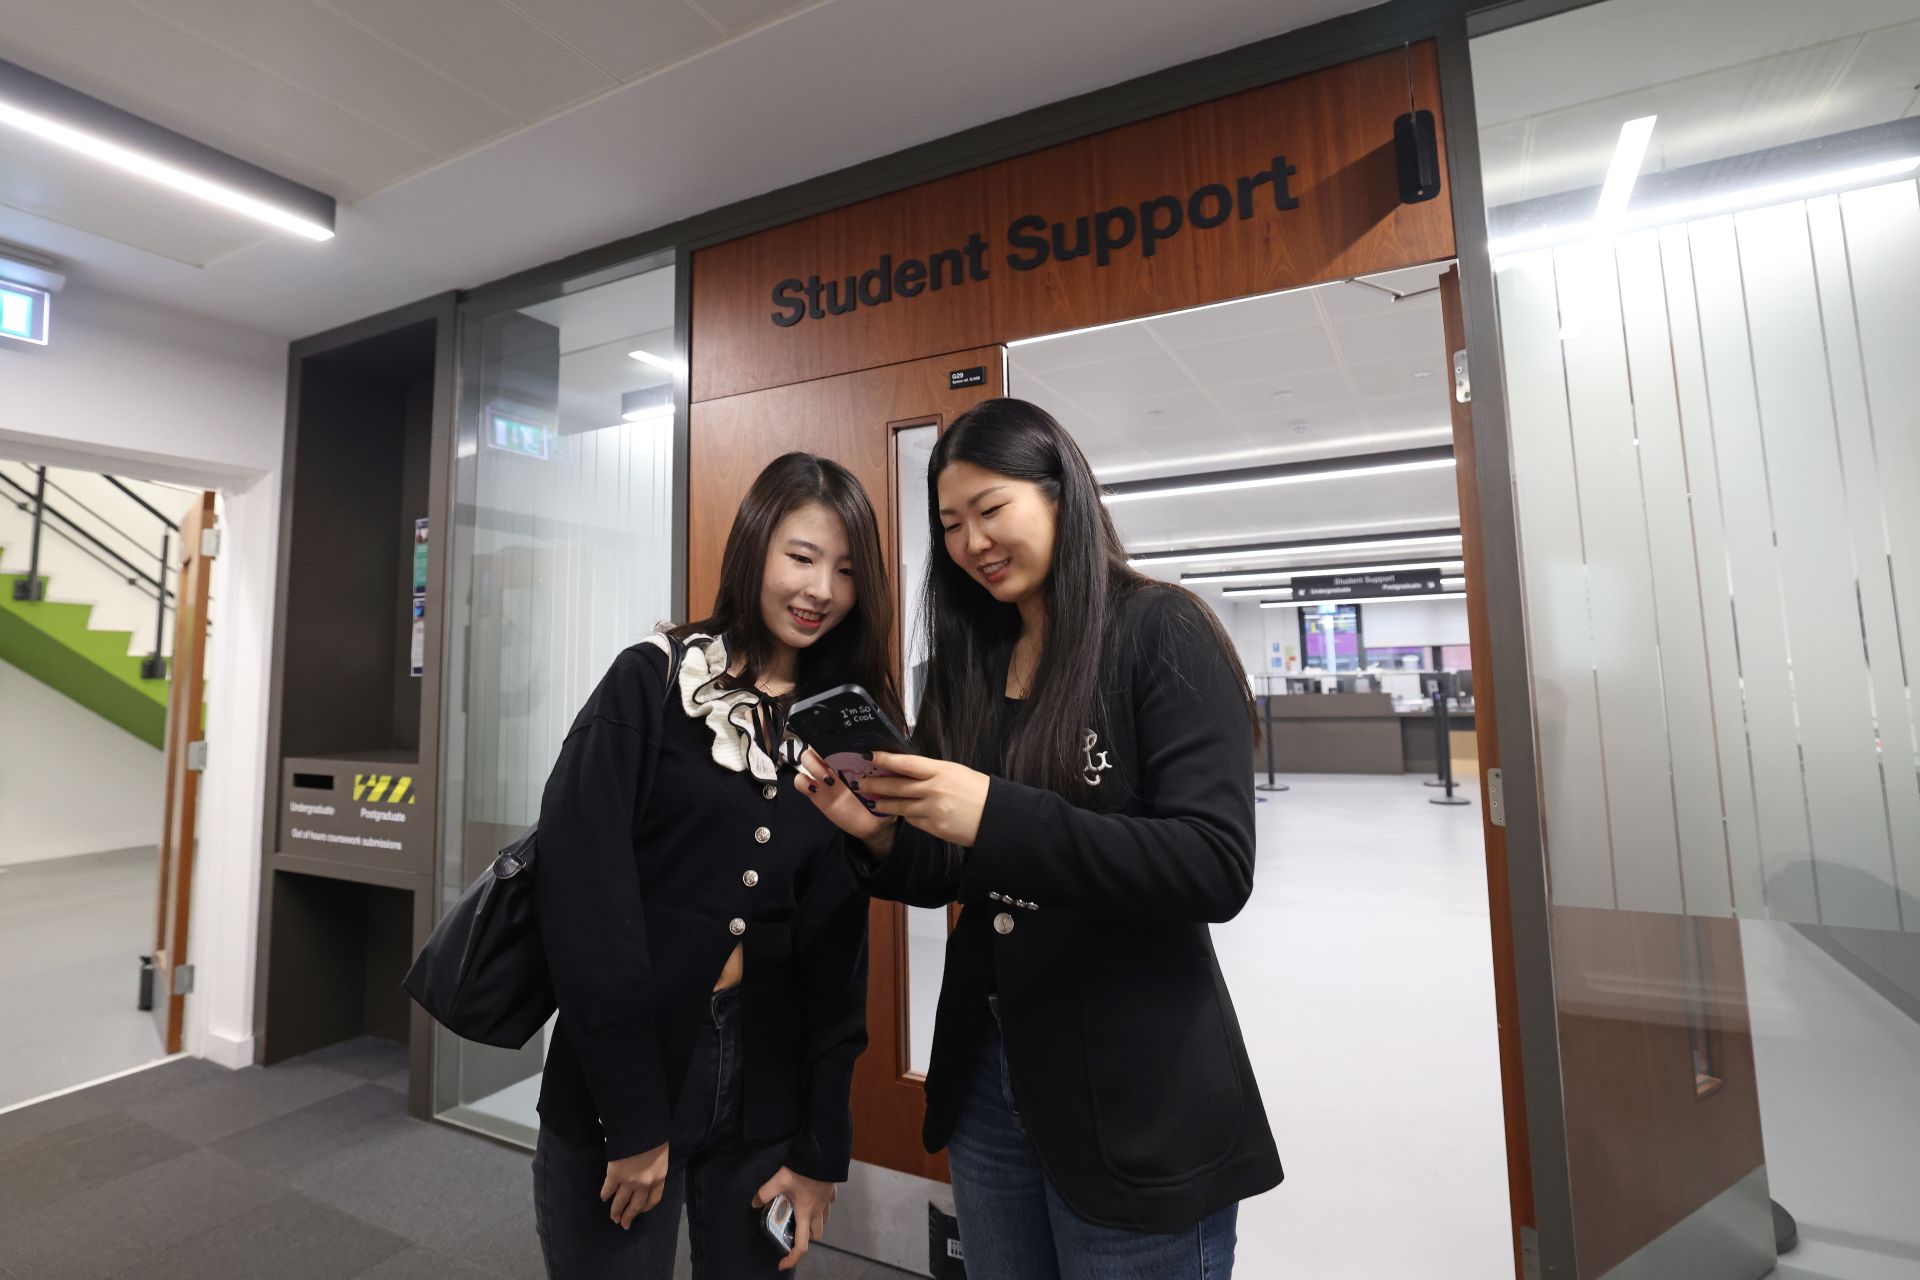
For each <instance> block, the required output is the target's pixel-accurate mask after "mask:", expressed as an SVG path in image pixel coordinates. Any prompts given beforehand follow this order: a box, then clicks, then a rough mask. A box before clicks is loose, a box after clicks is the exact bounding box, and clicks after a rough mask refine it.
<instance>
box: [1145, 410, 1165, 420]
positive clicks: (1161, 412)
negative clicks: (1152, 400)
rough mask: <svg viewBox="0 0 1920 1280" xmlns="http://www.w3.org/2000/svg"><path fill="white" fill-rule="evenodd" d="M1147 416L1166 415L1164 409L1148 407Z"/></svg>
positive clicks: (1160, 416)
mask: <svg viewBox="0 0 1920 1280" xmlns="http://www.w3.org/2000/svg"><path fill="white" fill-rule="evenodd" d="M1147 416H1148V417H1149V418H1164V417H1166V416H1167V411H1166V410H1165V409H1149V410H1147Z"/></svg>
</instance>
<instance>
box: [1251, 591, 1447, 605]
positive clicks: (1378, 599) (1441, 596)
mask: <svg viewBox="0 0 1920 1280" xmlns="http://www.w3.org/2000/svg"><path fill="white" fill-rule="evenodd" d="M1466 598H1467V593H1466V592H1464V591H1441V592H1437V593H1435V594H1433V595H1424V596H1361V597H1358V598H1357V599H1353V600H1268V601H1266V602H1264V603H1263V604H1261V606H1260V607H1261V608H1262V609H1314V608H1318V607H1319V606H1321V605H1323V604H1330V605H1342V604H1382V603H1385V602H1387V601H1392V602H1394V603H1405V602H1406V601H1408V600H1465V599H1466Z"/></svg>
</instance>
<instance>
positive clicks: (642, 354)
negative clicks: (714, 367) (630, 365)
mask: <svg viewBox="0 0 1920 1280" xmlns="http://www.w3.org/2000/svg"><path fill="white" fill-rule="evenodd" d="M627 358H628V359H631V360H638V361H639V362H640V363H641V364H646V365H652V366H653V367H654V368H656V369H661V370H664V371H665V372H667V373H670V374H672V375H673V376H674V377H676V378H684V377H686V376H687V362H686V361H684V360H670V359H668V358H667V357H666V356H657V355H655V354H653V352H651V351H629V352H627Z"/></svg>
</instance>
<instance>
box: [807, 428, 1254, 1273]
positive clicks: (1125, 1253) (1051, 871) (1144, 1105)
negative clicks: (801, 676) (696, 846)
mask: <svg viewBox="0 0 1920 1280" xmlns="http://www.w3.org/2000/svg"><path fill="white" fill-rule="evenodd" d="M928 487H929V491H930V495H931V496H930V500H929V507H930V511H929V518H930V520H931V522H932V536H933V537H934V539H935V540H940V541H943V542H944V544H945V548H946V554H945V555H944V556H938V555H937V556H935V557H934V558H933V561H934V563H933V564H932V566H931V567H930V570H929V575H928V586H927V591H928V610H927V613H928V616H929V630H930V635H929V642H930V657H929V662H928V685H927V692H926V695H925V698H924V700H923V702H922V704H921V707H920V717H919V724H918V727H917V730H916V734H915V743H914V745H915V747H916V749H917V750H918V751H920V752H922V753H924V754H919V755H907V756H894V755H881V756H878V757H876V763H878V764H880V765H881V766H882V767H884V768H886V769H888V770H890V771H892V772H893V773H894V774H895V775H896V776H893V777H880V776H874V777H870V778H868V779H866V780H864V781H862V782H861V784H860V789H861V793H862V794H861V795H860V796H859V797H855V796H850V795H848V794H847V791H846V788H845V787H843V786H840V785H831V786H829V785H825V783H826V780H827V771H826V767H825V765H824V764H822V763H821V762H820V761H819V759H818V757H815V756H809V757H808V758H807V760H806V761H805V762H804V764H805V768H806V770H807V773H808V777H807V778H801V779H796V784H797V785H799V786H801V787H802V789H803V790H808V791H809V794H810V795H811V797H812V799H813V800H814V802H815V803H816V804H817V805H819V806H820V807H821V809H822V810H823V811H824V812H825V813H826V814H827V816H828V817H830V818H832V819H833V820H834V821H835V822H836V823H837V824H838V825H840V826H841V827H842V828H843V829H844V830H846V831H848V832H849V833H850V834H852V835H854V836H856V837H859V839H858V840H857V841H855V842H851V844H852V847H853V852H854V861H855V863H856V869H857V871H858V872H859V873H860V875H861V878H862V880H863V881H864V882H865V885H866V887H867V889H868V890H869V891H870V892H871V893H873V894H874V895H875V896H878V897H885V898H893V899H897V900H899V901H902V902H907V903H911V904H913V905H915V906H923V907H939V906H945V905H946V904H948V903H950V902H959V903H962V904H964V909H963V910H962V912H961V915H960V921H959V924H958V925H957V926H956V927H955V929H954V931H953V934H952V936H951V937H950V938H949V940H948V943H947V955H946V972H945V976H944V978H943V980H942V983H941V990H940V1005H939V1013H938V1017H937V1020H936V1023H935V1029H934V1043H933V1059H932V1062H931V1064H930V1068H929V1070H928V1073H927V1116H926V1126H925V1133H924V1137H925V1141H926V1145H927V1148H928V1149H929V1150H938V1149H939V1148H941V1147H943V1146H944V1147H947V1148H948V1156H949V1164H950V1167H951V1169H952V1173H953V1187H954V1199H955V1202H956V1206H957V1208H958V1210H959V1217H960V1232H961V1239H962V1240H963V1241H964V1243H965V1248H966V1252H967V1274H968V1275H969V1276H970V1277H973V1280H1016V1278H1017V1280H1029V1278H1032V1280H1055V1278H1059V1277H1066V1278H1081V1277H1085V1278H1087V1280H1096V1278H1101V1277H1109V1276H1112V1277H1118V1276H1126V1277H1133V1276H1146V1275H1151V1276H1154V1277H1157V1278H1161V1280H1183V1278H1184V1277H1188V1276H1194V1277H1200V1276H1204V1277H1208V1278H1210V1280H1218V1278H1219V1277H1225V1276H1228V1275H1229V1274H1230V1273H1231V1269H1232V1265H1233V1249H1234V1220H1235V1210H1236V1208H1237V1205H1238V1202H1239V1201H1240V1200H1242V1199H1244V1198H1245V1197H1247V1196H1250V1195H1253V1194H1255V1193H1257V1192H1260V1191H1264V1190H1266V1189H1267V1188H1269V1187H1272V1186H1273V1185H1275V1184H1276V1183H1278V1182H1279V1181H1280V1176H1281V1174H1280V1161H1279V1157H1278V1155H1277V1153H1276V1152H1275V1149H1274V1143H1273V1137H1272V1134H1271V1132H1270V1131H1269V1129H1268V1127H1267V1119H1266V1113H1265V1111H1264V1109H1263V1108H1262V1106H1261V1102H1260V1094H1259V1090H1258V1088H1257V1087H1256V1085H1255V1082H1254V1077H1253V1069H1252V1067H1251V1065H1250V1064H1249V1063H1248V1060H1247V1053H1246V1047H1245V1045H1244V1043H1243V1042H1242V1039H1241V1034H1240V1027H1239V1023H1238V1021H1237V1019H1236V1018H1235V1016H1234V1012H1233V1004H1232V1001H1231V1000H1230V999H1229V997H1228V995H1227V988H1226V983H1225V981H1224V980H1223V979H1222V977H1221V974H1220V967H1219V965H1218V963H1217V962H1216V961H1215V958H1214V952H1213V944H1212V940H1211V937H1210V935H1209V932H1208V928H1207V926H1208V924H1209V923H1210V922H1218V921H1224V920H1228V919H1231V918H1232V917H1233V916H1234V915H1235V914H1236V913H1238V912H1239V910H1240V908H1241V907H1242V906H1244V905H1245V904H1246V901H1247V898H1248V896H1249V894H1250V893H1251V892H1252V887H1253V867H1254V832H1253V773H1252V769H1251V767H1250V765H1249V761H1250V760H1251V757H1252V751H1251V748H1252V743H1253V733H1254V730H1253V715H1252V703H1251V700H1250V698H1249V696H1248V693H1247V684H1246V679H1245V677H1244V676H1243V675H1242V674H1241V672H1240V669H1239V664H1238V662H1237V661H1236V660H1235V658H1234V657H1233V651H1232V646H1231V644H1230V643H1229V641H1228V640H1227V638H1226V636H1225V634H1224V633H1223V631H1222V630H1221V627H1220V624H1219V623H1218V621H1217V620H1215V618H1214V616H1213V613H1212V611H1211V610H1210V609H1208V608H1207V606H1206V605H1205V604H1204V603H1203V602H1201V601H1200V600H1199V599H1197V598H1196V597H1194V596H1193V595H1192V594H1190V593H1189V592H1187V591H1185V590H1183V589H1181V588H1179V587H1175V586H1171V585H1168V584H1164V583H1160V582H1156V581H1154V580H1152V579H1149V578H1145V577H1143V576H1142V575H1140V574H1138V573H1135V572H1134V571H1133V570H1132V569H1130V568H1128V566H1127V562H1126V552H1125V550H1124V549H1123V548H1122V546H1121V543H1120V538H1119V535H1118V533H1117V532H1116V531H1115V529H1114V526H1113V522H1112V520H1111V519H1110V518H1109V517H1108V515H1107V511H1106V508H1105V506H1104V505H1103V504H1102V502H1101V500H1100V492H1099V487H1098V485H1097V483H1096V482H1095V480H1094V477H1093V473H1092V470H1091V468H1089V467H1088V465H1087V462H1086V459H1085V457H1084V456H1083V455H1082V454H1081V453H1080V450H1079V448H1078V447H1077V446H1076V445H1075V444H1074V443H1073V440H1072V438H1071V437H1069V436H1068V435H1067V433H1066V432H1065V431H1064V430H1063V429H1062V428H1061V427H1060V425H1059V424H1058V423H1057V422H1055V421H1054V420H1053V418H1052V417H1051V416H1049V415H1048V414H1047V413H1046V412H1045V411H1044V410H1042V409H1040V408H1039V407H1038V406H1035V405H1032V404H1029V403H1027V402H1025V401H1021V400H1010V399H1002V400H989V401H987V402H985V403H983V404H981V405H979V406H977V407H975V408H974V409H972V410H969V411H968V412H967V413H965V414H963V415H962V416H961V417H960V418H959V419H957V420H956V421H955V422H954V423H953V425H952V426H951V427H950V428H949V429H948V431H947V432H946V434H945V435H944V436H942V437H941V439H940V442H939V444H938V445H937V446H936V447H935V449H934V452H933V457H932V460H931V462H930V464H929V466H928ZM861 800H864V801H866V802H867V803H868V804H869V805H870V806H871V810H872V812H871V813H870V812H868V810H867V809H866V808H862V807H861V803H860V801H861Z"/></svg>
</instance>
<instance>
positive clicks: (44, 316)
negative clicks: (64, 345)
mask: <svg viewBox="0 0 1920 1280" xmlns="http://www.w3.org/2000/svg"><path fill="white" fill-rule="evenodd" d="M52 306H53V295H52V294H50V293H48V292H47V291H46V290H45V289H37V288H35V287H34V286H32V285H30V284H15V283H14V282H13V281H11V280H0V338H10V339H12V340H13V341H15V342H30V343H32V344H33V345H34V346H36V347H44V346H46V345H47V322H48V319H49V312H50V311H51V310H52Z"/></svg>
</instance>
